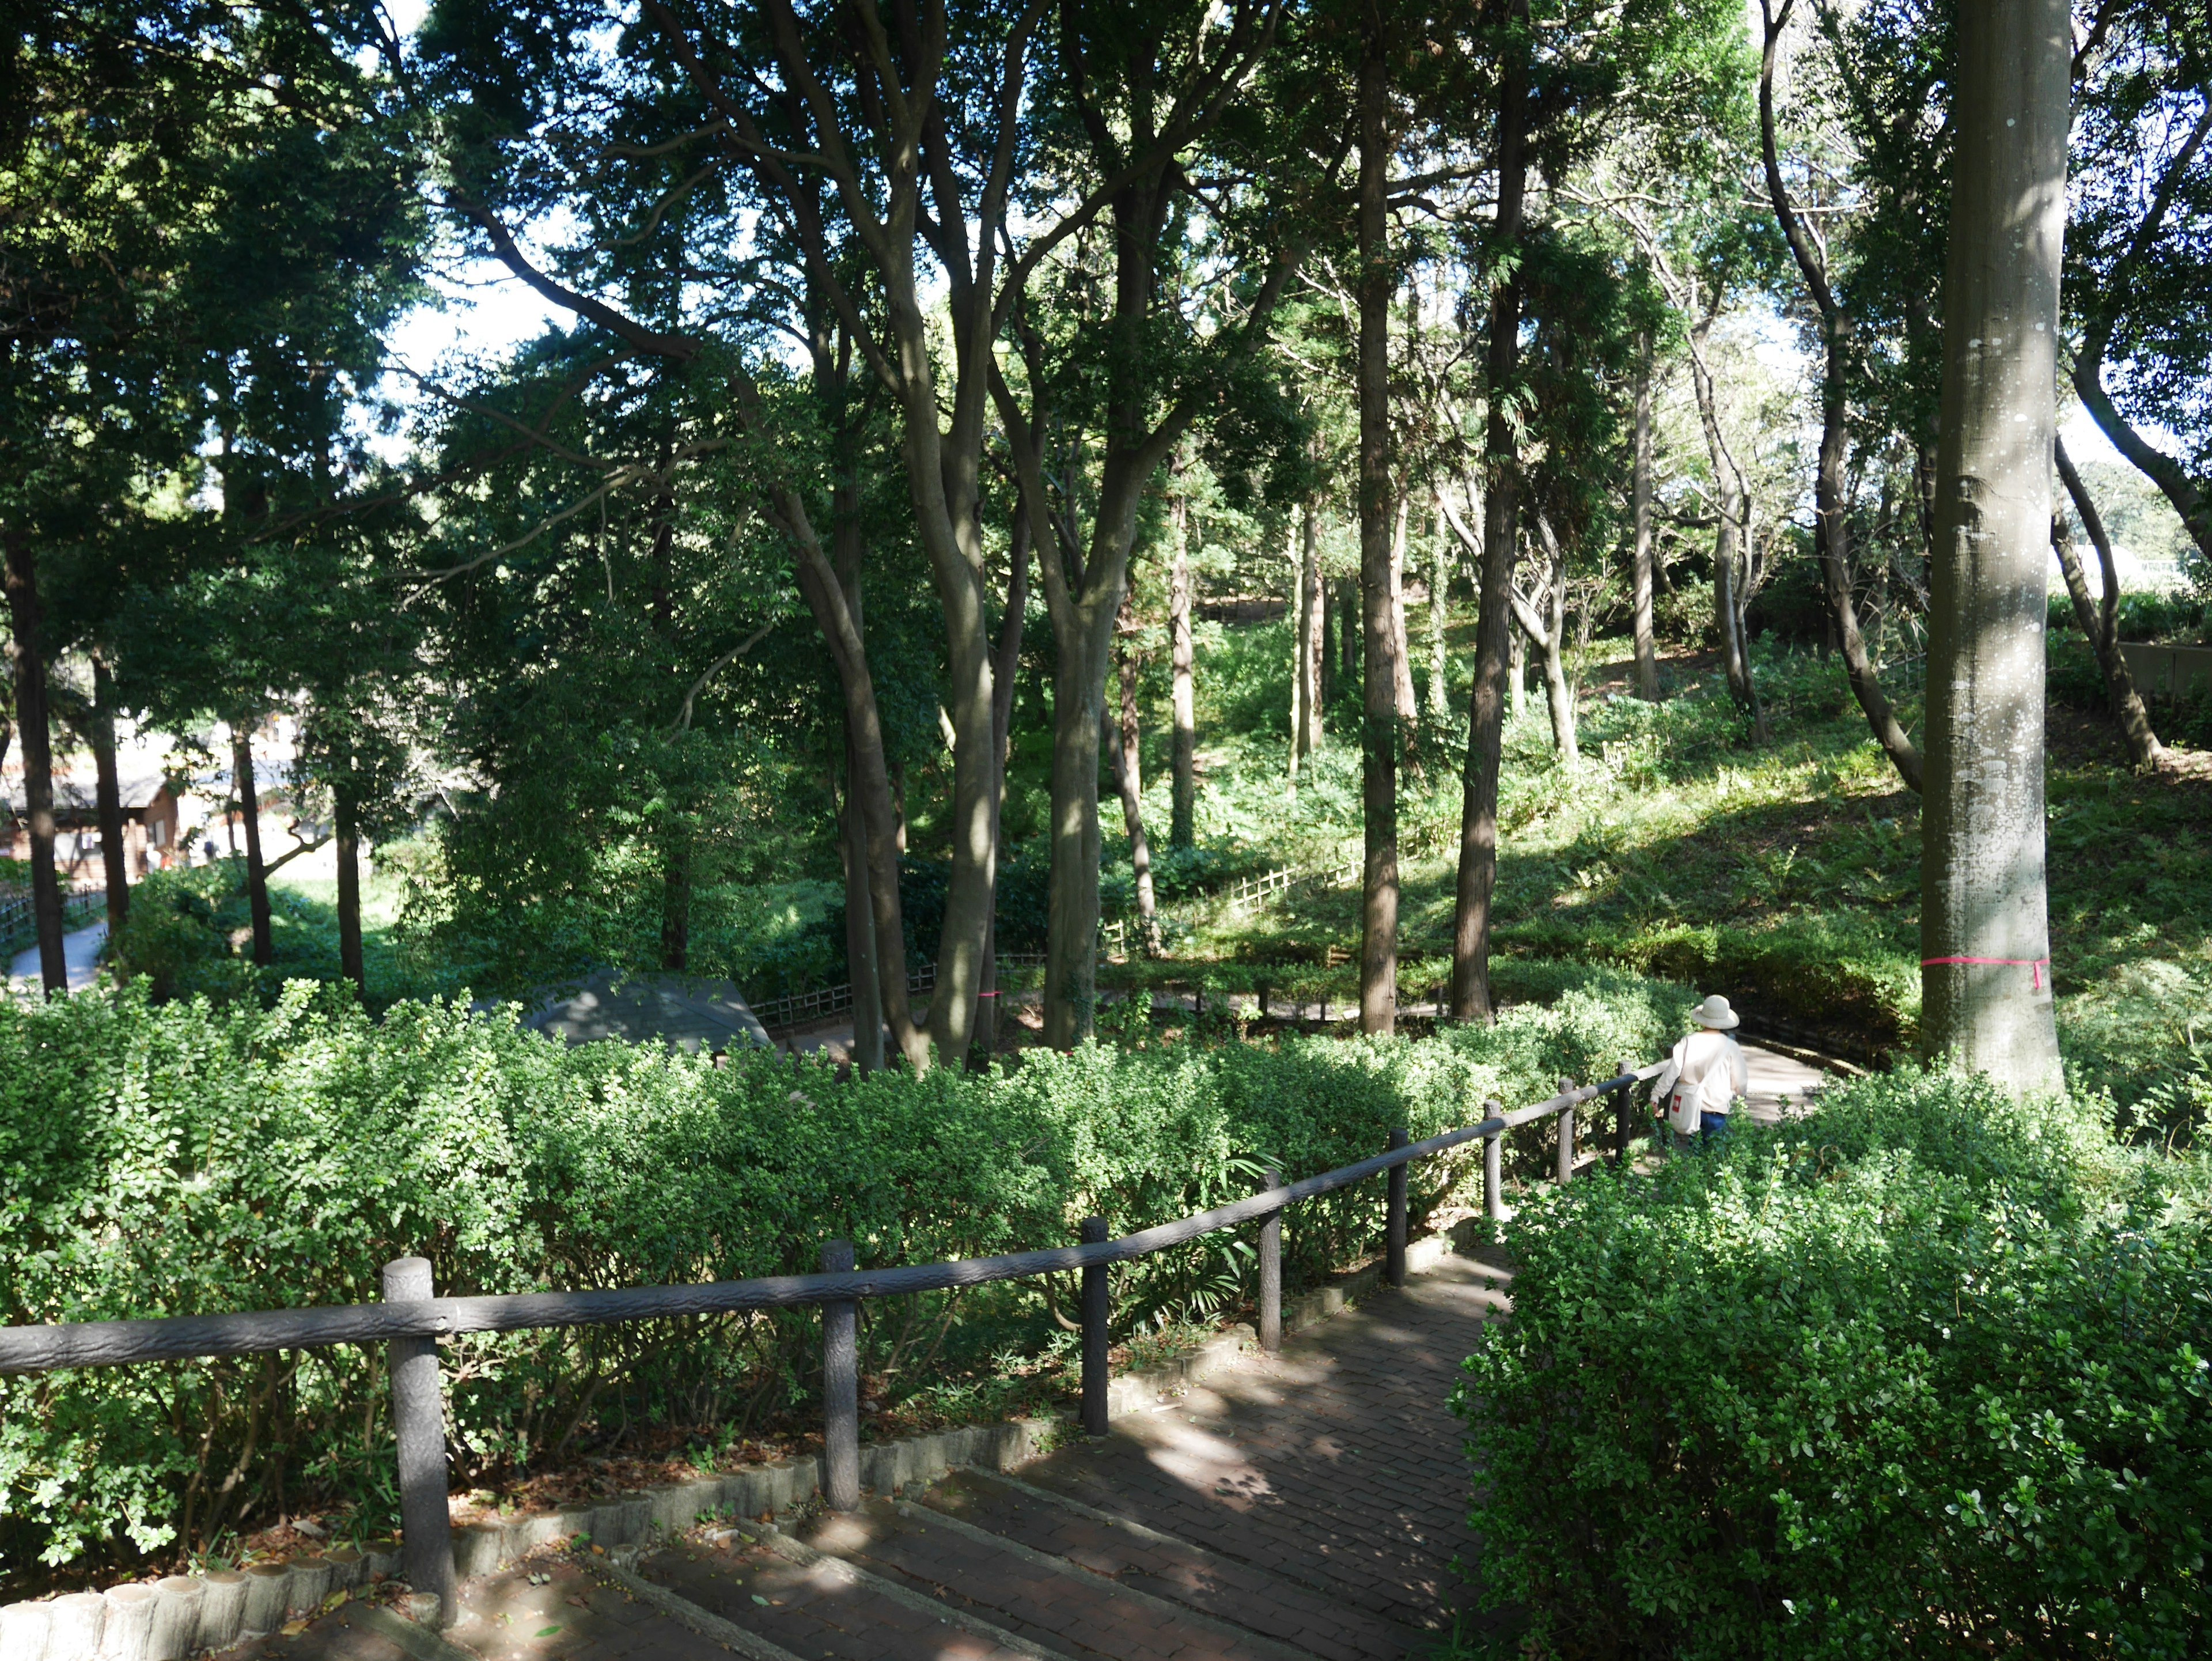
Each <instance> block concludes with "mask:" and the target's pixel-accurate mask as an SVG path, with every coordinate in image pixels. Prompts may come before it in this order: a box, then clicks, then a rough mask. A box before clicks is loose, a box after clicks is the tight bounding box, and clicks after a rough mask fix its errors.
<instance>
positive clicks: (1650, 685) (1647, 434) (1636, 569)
mask: <svg viewBox="0 0 2212 1661" xmlns="http://www.w3.org/2000/svg"><path fill="white" fill-rule="evenodd" d="M1638 347H1639V349H1640V350H1638V356H1637V363H1636V460H1635V465H1634V472H1633V473H1632V478H1631V482H1630V485H1629V518H1630V520H1631V525H1632V534H1633V537H1634V556H1633V566H1632V571H1631V580H1630V610H1631V612H1632V631H1633V633H1634V635H1635V638H1636V695H1637V697H1640V698H1643V699H1644V700H1645V701H1646V702H1647V703H1657V702H1658V701H1659V644H1658V638H1657V633H1656V630H1654V628H1653V627H1652V621H1651V337H1650V333H1649V332H1646V333H1645V334H1644V335H1643V336H1641V337H1640V338H1638Z"/></svg>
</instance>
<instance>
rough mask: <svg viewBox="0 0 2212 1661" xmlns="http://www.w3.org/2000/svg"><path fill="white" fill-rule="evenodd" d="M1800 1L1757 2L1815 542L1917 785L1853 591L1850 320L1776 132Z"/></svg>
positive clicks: (1773, 187) (1859, 669)
mask: <svg viewBox="0 0 2212 1661" xmlns="http://www.w3.org/2000/svg"><path fill="white" fill-rule="evenodd" d="M1795 6H1796V0H1782V4H1781V6H1780V7H1779V8H1777V7H1776V6H1775V5H1774V3H1773V0H1759V16H1760V18H1761V20H1762V21H1763V22H1764V24H1765V40H1764V43H1763V46H1762V49H1761V52H1760V55H1759V149H1760V154H1761V156H1762V159H1763V160H1764V161H1765V175H1766V192H1767V199H1768V201H1769V202H1770V203H1771V204H1772V206H1773V209H1774V217H1775V222H1776V223H1777V224H1778V225H1779V226H1780V227H1781V229H1782V234H1783V237H1784V240H1786V241H1787V242H1788V243H1789V245H1790V257H1791V258H1792V259H1795V260H1796V264H1797V269H1798V271H1799V273H1800V275H1801V276H1802V277H1803V279H1804V283H1805V289H1806V292H1807V294H1808V295H1809V296H1810V297H1811V299H1812V301H1813V305H1814V311H1815V313H1816V314H1817V317H1818V319H1819V332H1820V465H1819V467H1818V468H1817V470H1816V471H1815V472H1814V518H1813V525H1814V533H1813V534H1814V548H1815V551H1816V552H1817V553H1818V555H1819V557H1820V574H1821V579H1822V582H1823V584H1824V587H1825V589H1826V594H1827V599H1828V609H1829V611H1830V613H1831V614H1832V616H1833V618H1834V619H1835V626H1836V634H1837V637H1838V641H1839V642H1841V645H1842V648H1843V654H1844V672H1845V674H1846V675H1847V676H1848V677H1849V678H1850V684H1851V693H1852V696H1853V697H1857V699H1858V702H1859V707H1860V709H1863V710H1864V711H1865V712H1866V718H1867V724H1868V725H1869V727H1872V728H1873V730H1874V735H1875V740H1876V741H1877V742H1878V743H1880V744H1881V747H1882V749H1883V751H1885V752H1886V753H1887V755H1888V757H1889V759H1890V762H1891V764H1893V766H1895V767H1896V769H1897V772H1898V776H1899V777H1900V778H1902V779H1903V780H1904V781H1905V785H1906V788H1910V789H1913V790H1917V789H1919V788H1920V772H1921V765H1920V752H1919V751H1918V750H1917V748H1916V747H1915V746H1914V745H1913V742H1912V740H1911V738H1910V737H1908V736H1907V735H1906V733H1905V728H1904V727H1903V726H1902V725H1900V724H1899V721H1898V719H1897V715H1896V712H1895V711H1894V710H1893V709H1891V708H1890V703H1889V697H1888V695H1887V693H1885V692H1884V691H1882V690H1881V681H1880V679H1878V678H1876V676H1875V666H1874V660H1873V659H1872V658H1871V657H1869V654H1868V653H1867V649H1866V641H1865V638H1864V636H1863V635H1862V634H1861V632H1860V630H1859V616H1858V607H1857V604H1856V602H1855V601H1854V599H1853V598H1852V594H1851V570H1852V565H1851V555H1850V493H1849V490H1848V487H1847V483H1846V478H1845V473H1846V469H1847V465H1848V461H1849V457H1848V449H1849V446H1850V410H1849V405H1848V392H1849V386H1850V372H1851V365H1850V353H1851V349H1852V348H1851V324H1852V319H1851V317H1850V313H1849V312H1848V311H1847V310H1846V309H1845V307H1844V304H1843V302H1842V301H1841V300H1839V299H1838V296H1837V293H1836V289H1835V287H1834V284H1833V283H1832V282H1831V280H1830V276H1829V271H1828V257H1827V254H1826V251H1825V248H1824V246H1823V244H1822V242H1821V240H1820V236H1819V234H1818V232H1817V231H1816V229H1815V228H1814V226H1813V224H1812V223H1811V222H1810V221H1808V218H1807V217H1806V216H1805V215H1804V214H1803V213H1802V211H1800V210H1799V207H1798V204H1797V203H1796V200H1795V199H1794V198H1793V196H1792V193H1791V192H1790V186H1789V184H1788V182H1787V181H1786V180H1785V179H1784V176H1783V167H1782V157H1781V153H1780V149H1779V148H1778V138H1777V136H1776V129H1777V119H1776V115H1775V88H1774V80H1775V64H1776V61H1777V58H1778V56H1779V52H1780V48H1781V45H1782V40H1783V36H1784V32H1785V31H1786V30H1787V29H1788V28H1789V27H1790V13H1791V11H1792V10H1793V9H1794V8H1795Z"/></svg>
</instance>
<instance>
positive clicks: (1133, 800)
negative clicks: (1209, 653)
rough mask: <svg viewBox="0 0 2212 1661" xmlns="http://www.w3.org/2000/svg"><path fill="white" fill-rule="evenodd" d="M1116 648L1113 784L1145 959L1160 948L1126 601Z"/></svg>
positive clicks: (1133, 625) (1132, 624)
mask: <svg viewBox="0 0 2212 1661" xmlns="http://www.w3.org/2000/svg"><path fill="white" fill-rule="evenodd" d="M1117 632H1118V633H1119V635H1120V636H1121V653H1120V656H1121V731H1120V732H1119V733H1117V734H1116V735H1115V736H1116V737H1117V738H1118V739H1120V742H1119V743H1118V744H1117V745H1115V751H1114V782H1115V787H1116V788H1118V789H1119V790H1120V792H1121V824H1122V826H1123V828H1124V829H1126V830H1127V831H1128V833H1129V869H1130V872H1131V873H1132V874H1133V876H1134V877H1135V878H1136V880H1137V923H1138V928H1139V932H1140V934H1141V935H1142V937H1143V938H1142V946H1143V950H1144V952H1145V955H1146V957H1157V956H1158V955H1159V949H1160V924H1159V912H1158V907H1157V906H1156V905H1155V904H1154V903H1153V898H1152V843H1149V842H1147V841H1146V838H1145V769H1144V759H1143V757H1144V751H1143V745H1142V739H1143V736H1144V735H1143V733H1142V731H1141V730H1140V729H1139V727H1138V724H1137V654H1136V650H1135V646H1134V641H1133V636H1135V634H1136V632H1137V619H1136V616H1135V613H1134V611H1133V607H1132V606H1131V605H1130V603H1129V600H1128V599H1127V598H1126V597H1125V598H1124V599H1122V601H1121V624H1120V627H1119V630H1118V631H1117Z"/></svg>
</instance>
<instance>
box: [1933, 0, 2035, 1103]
mask: <svg viewBox="0 0 2212 1661" xmlns="http://www.w3.org/2000/svg"><path fill="white" fill-rule="evenodd" d="M1958 40H1959V46H1958V52H1959V57H1958V81H1957V88H1958V91H1957V95H1956V98H1955V100H1954V105H1953V110H1952V128H1953V132H1954V141H1953V142H1954V159H1953V163H1952V167H1953V173H1952V178H1953V185H1952V193H1951V204H1952V205H1951V251H1950V257H1949V259H1948V262H1947V263H1946V266H1945V271H1944V288H1943V404H1942V439H1941V442H1940V445H1939V448H1938V453H1937V459H1936V561H1935V568H1934V572H1933V577H1934V582H1933V587H1932V591H1931V601H1930V607H1929V648H1928V658H1929V673H1928V767H1927V775H1926V779H1925V782H1924V788H1923V821H1922V832H1921V845H1922V854H1921V923H1920V952H1921V962H1922V969H1921V1010H1922V1013H1921V1031H1922V1035H1923V1044H1924V1045H1925V1046H1926V1048H1927V1050H1929V1053H1930V1054H1932V1055H1939V1056H1949V1057H1951V1058H1952V1059H1953V1060H1954V1062H1956V1063H1957V1064H1958V1065H1959V1066H1960V1067H1961V1068H1966V1069H1967V1070H1970V1071H1975V1072H1985V1073H1988V1074H1990V1075H1991V1076H1992V1077H1994V1078H1996V1080H1999V1081H2000V1082H2001V1083H2002V1084H2004V1085H2006V1086H2009V1087H2011V1088H2012V1089H2014V1090H2015V1091H2023V1092H2024V1091H2030V1090H2044V1089H2055V1088H2057V1087H2058V1086H2059V1085H2060V1082H2061V1080H2060V1075H2059V1067H2058V1040H2057V1031H2056V1029H2055V1027H2054V1025H2053V1022H2052V1019H2051V1003H2052V993H2051V973H2050V967H2051V934H2050V923H2049V919H2048V913H2047V906H2046V901H2045V880H2044V870H2045V845H2044V795H2043V720H2044V695H2043V679H2044V639H2043V636H2044V619H2045V614H2046V607H2045V599H2044V570H2045V553H2044V547H2045V541H2046V538H2047V537H2048V535H2049V530H2050V524H2051V439H2052V434H2053V432H2054V430H2055V428H2056V392H2055V389H2056V386H2057V373H2058V354H2057V340H2058V324H2059V315H2058V282H2059V271H2060V263H2061V259H2062V244H2063V236H2064V233H2065V226H2066V149H2067V146H2066V135H2067V128H2068V125H2069V108H2068V101H2069V100H2068V81H2069V67H2070V58H2071V53H2070V52H2069V45H2070V38H2069V29H2068V17H2067V10H2066V7H2065V4H2064V3H2063V0H1990V3H1989V4H1987V5H1984V6H1975V7H1967V8H1965V9H1962V11H1961V13H1960V19H1959V36H1958Z"/></svg>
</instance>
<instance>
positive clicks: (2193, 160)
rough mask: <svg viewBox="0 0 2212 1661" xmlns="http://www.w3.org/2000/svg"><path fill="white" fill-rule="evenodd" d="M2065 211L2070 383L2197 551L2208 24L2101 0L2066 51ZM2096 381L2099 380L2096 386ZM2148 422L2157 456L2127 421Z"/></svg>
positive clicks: (2147, 6) (2208, 355)
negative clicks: (2168, 439) (2070, 197)
mask: <svg viewBox="0 0 2212 1661" xmlns="http://www.w3.org/2000/svg"><path fill="white" fill-rule="evenodd" d="M2072 70H2073V74H2074V76H2075V82H2076V100H2075V103H2076V112H2077V113H2076V120H2075V179H2076V185H2075V192H2076V196H2077V198H2078V204H2077V207H2076V210H2075V229H2074V230H2073V232H2072V233H2071V234H2069V237H2068V244H2069V246H2068V248H2067V255H2068V259H2067V279H2066V293H2065V301H2066V310H2067V317H2068V323H2069V330H2070V332H2071V333H2072V336H2073V338H2074V342H2075V346H2074V362H2073V367H2072V370H2071V374H2070V379H2071V381H2072V384H2073V387H2074V390H2075V393H2076V394H2077V395H2078V396H2079V397H2080V398H2081V405H2082V407H2083V408H2084V409H2086V410H2087V411H2088V412H2089V414H2090V416H2091V417H2093V419H2094V420H2095V421H2096V423H2097V425H2098V426H2099V428H2100V429H2102V430H2103V432H2104V434H2105V436H2106V438H2108V439H2110V440H2111V441H2112V447H2113V448H2114V449H2116V450H2118V452H2119V453H2121V454H2122V455H2124V456H2125V457H2126V458H2127V459H2128V460H2129V461H2130V462H2131V463H2132V464H2134V465H2135V466H2136V468H2137V469H2139V470H2140V471H2141V472H2142V474H2143V476H2144V477H2145V478H2148V479H2149V480H2150V481H2151V482H2152V483H2153V484H2155V485H2156V486H2157V487H2158V489H2159V490H2160V492H2161V493H2163V494H2164V496H2166V500H2167V501H2168V502H2172V504H2173V508H2174V511H2175V512H2176V513H2178V514H2180V515H2181V521H2182V523H2183V525H2184V526H2186V527H2187V528H2188V531H2189V534H2190V536H2191V538H2192V539H2193V540H2194V541H2195V542H2196V544H2197V549H2198V550H2199V551H2200V552H2201V553H2203V555H2204V556H2205V557H2207V558H2212V486H2208V484H2207V481H2208V480H2212V420H2208V418H2207V414H2206V411H2205V405H2204V399H2203V387H2204V385H2205V383H2206V380H2207V378H2208V376H2212V295H2207V294H2206V292H2205V286H2204V283H2203V270H2204V266H2205V262H2206V259H2207V255H2208V249H2212V166H2208V165H2206V163H2207V160H2208V158H2207V156H2206V154H2205V141H2206V139H2207V137H2208V136H2212V20H2208V18H2207V17H2206V16H2205V15H2204V12H2203V8H2201V7H2190V6H2168V5H2165V4H2161V3H2157V0H2106V3H2103V4H2100V5H2099V6H2098V8H2097V9H2096V12H2095V14H2094V16H2093V21H2092V22H2091V25H2090V27H2089V29H2088V30H2087V34H2086V37H2085V38H2084V40H2083V41H2082V43H2081V49H2080V50H2079V51H2078V52H2076V53H2075V55H2074V58H2073V60H2072ZM2108 380H2109V381H2110V382H2111V383H2112V384H2109V385H2108ZM2147 423H2156V424H2158V425H2161V426H2164V427H2165V428H2166V429H2168V430H2169V431H2170V432H2172V434H2173V435H2175V438H2176V439H2177V440H2178V441H2179V447H2180V449H2181V453H2180V454H2179V455H2170V454H2168V453H2166V450H2164V449H2163V448H2161V447H2160V446H2159V445H2157V444H2155V443H2154V442H2152V441H2151V440H2150V439H2149V438H2148V437H2146V436H2145V435H2144V434H2143V433H2142V431H2141V430H2140V427H2141V425H2142V424H2147Z"/></svg>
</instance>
